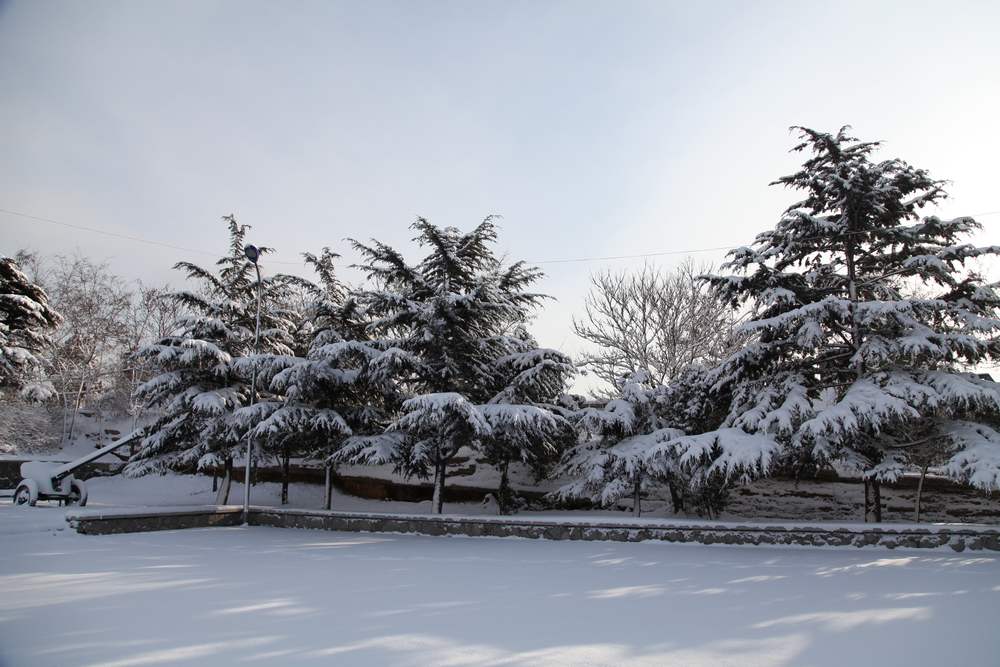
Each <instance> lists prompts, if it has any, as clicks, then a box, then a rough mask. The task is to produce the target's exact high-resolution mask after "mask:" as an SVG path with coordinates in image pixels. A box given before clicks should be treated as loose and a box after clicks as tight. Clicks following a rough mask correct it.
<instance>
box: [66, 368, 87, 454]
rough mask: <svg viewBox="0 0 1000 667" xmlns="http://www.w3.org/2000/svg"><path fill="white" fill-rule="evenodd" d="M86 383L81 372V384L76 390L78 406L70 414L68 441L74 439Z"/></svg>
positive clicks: (76, 403)
mask: <svg viewBox="0 0 1000 667" xmlns="http://www.w3.org/2000/svg"><path fill="white" fill-rule="evenodd" d="M84 384H85V380H84V376H83V374H82V373H81V374H80V385H79V387H78V388H77V391H76V402H75V405H76V407H75V408H74V410H73V414H72V415H70V418H69V437H67V438H66V441H67V442H71V441H72V440H73V429H74V428H76V415H77V413H78V412H80V403H81V402H83V387H84Z"/></svg>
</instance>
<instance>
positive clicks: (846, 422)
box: [710, 128, 1000, 521]
mask: <svg viewBox="0 0 1000 667" xmlns="http://www.w3.org/2000/svg"><path fill="white" fill-rule="evenodd" d="M797 131H798V132H799V133H800V134H801V137H802V142H801V143H800V144H799V145H797V146H796V147H795V150H796V151H800V152H805V153H808V154H809V158H808V159H807V160H806V162H805V163H804V164H803V166H802V168H801V170H800V171H798V172H796V173H794V174H792V175H790V176H786V177H784V178H781V179H779V180H778V181H776V183H777V184H781V185H784V186H786V187H788V188H791V189H793V190H796V191H798V192H800V193H802V199H801V200H800V201H798V202H796V203H795V204H793V205H792V206H790V207H789V208H788V209H787V210H786V211H785V213H784V214H783V215H782V217H781V219H780V220H779V221H778V224H777V225H776V226H775V228H774V229H772V230H770V231H766V232H763V233H761V234H758V235H757V237H756V239H755V241H754V243H753V245H752V246H751V247H744V248H739V249H737V250H734V251H732V252H731V253H730V255H729V261H728V263H727V264H726V265H724V267H723V268H724V269H725V268H728V269H730V270H731V271H732V272H733V274H732V275H718V276H712V277H711V278H710V281H711V284H712V285H713V286H714V288H715V289H716V290H717V293H718V294H719V295H720V296H721V297H722V298H724V299H726V300H727V301H728V302H729V303H731V304H732V305H734V306H749V307H750V308H751V310H752V320H751V321H749V322H747V323H746V324H745V325H743V327H742V330H743V332H744V333H746V334H747V335H749V336H751V339H750V342H749V343H748V344H746V345H745V346H744V347H743V348H742V349H741V350H739V351H738V352H736V353H735V354H734V355H733V356H731V357H730V358H729V359H728V360H727V361H725V362H724V363H723V364H722V365H721V366H720V367H719V369H718V370H717V372H716V373H715V378H714V379H715V383H716V384H715V386H716V388H720V387H725V388H726V389H727V391H728V392H730V393H731V395H732V400H731V403H730V406H729V414H728V416H727V417H726V419H725V422H724V424H723V428H721V429H719V430H718V431H715V432H714V436H712V437H716V438H718V442H719V443H721V442H722V441H723V439H726V438H729V439H733V445H734V446H735V445H737V444H739V442H740V440H741V439H742V435H741V434H751V435H759V436H762V437H764V438H767V439H771V440H772V441H774V442H775V443H777V444H780V445H781V446H782V447H783V448H784V451H785V452H786V455H788V456H793V457H800V458H801V457H805V458H809V459H811V460H814V461H818V462H829V461H840V462H842V463H844V464H847V465H850V466H853V467H855V468H856V469H857V470H858V471H860V473H861V474H862V475H863V477H864V479H865V480H866V499H867V501H868V502H867V503H866V513H865V516H866V519H872V520H876V521H877V520H880V518H881V511H880V500H879V482H881V481H891V480H895V479H897V478H898V477H899V476H900V475H901V474H902V473H903V471H904V470H906V469H908V467H910V466H911V465H912V464H913V463H912V461H911V456H912V453H913V452H914V451H916V450H917V448H918V447H920V448H925V447H926V446H927V445H928V444H931V445H932V446H934V447H936V448H939V450H940V451H941V452H942V453H945V454H947V456H946V457H945V458H946V461H947V462H946V465H945V466H944V470H946V471H948V472H950V473H951V474H952V475H954V476H955V477H958V478H960V479H963V480H967V481H970V482H972V483H974V484H976V485H977V486H979V487H980V488H987V489H988V488H995V487H996V480H997V476H996V474H995V471H996V465H997V456H996V455H995V454H994V453H993V452H995V451H996V449H995V448H996V446H997V442H996V440H995V438H994V437H993V432H992V430H991V429H986V428H982V427H978V426H976V425H981V424H983V423H984V422H989V421H994V423H995V420H996V418H997V415H998V414H1000V395H998V392H997V386H996V385H995V384H994V383H992V382H989V381H985V380H982V379H980V378H978V377H976V376H975V375H974V374H971V373H969V372H967V371H968V370H969V369H970V368H972V367H974V366H976V365H977V364H981V363H985V362H991V361H995V360H996V359H997V356H998V353H1000V339H998V331H1000V320H998V319H997V316H998V306H1000V300H998V296H997V291H996V284H989V283H988V282H987V281H986V280H984V279H983V278H982V277H981V276H980V275H978V274H977V272H976V270H975V263H974V262H973V261H971V260H975V259H976V258H979V257H984V256H987V255H995V254H997V253H998V251H1000V248H998V247H997V246H990V247H977V246H975V245H972V244H970V243H968V242H967V241H966V239H967V237H968V236H969V235H970V234H971V233H973V232H975V231H977V230H978V229H979V228H980V225H979V224H978V223H977V222H976V221H975V220H973V219H972V218H968V217H960V218H955V219H950V220H944V219H941V218H938V217H936V216H927V217H921V216H920V211H921V209H923V208H924V207H927V206H931V205H934V204H937V203H938V202H940V201H941V200H942V199H943V198H944V197H945V196H946V194H945V191H944V189H943V182H942V181H938V180H934V179H933V178H931V177H930V175H929V174H928V173H927V172H926V171H924V170H922V169H917V168H914V167H911V166H910V165H908V164H906V163H905V162H903V161H902V160H899V159H888V160H883V161H875V160H874V158H873V153H874V152H875V150H876V149H877V148H878V145H879V144H878V142H860V141H858V140H857V139H855V138H853V137H851V136H848V133H847V132H848V131H847V128H843V129H841V130H840V131H839V132H837V133H836V134H825V133H821V132H816V131H814V130H809V129H804V128H797ZM734 438H735V439H734ZM741 446H742V445H741ZM749 446H751V447H753V446H756V445H749Z"/></svg>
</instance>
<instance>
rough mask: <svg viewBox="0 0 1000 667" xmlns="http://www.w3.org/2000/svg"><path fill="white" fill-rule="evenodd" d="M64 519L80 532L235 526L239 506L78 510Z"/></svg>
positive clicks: (240, 511)
mask: <svg viewBox="0 0 1000 667" xmlns="http://www.w3.org/2000/svg"><path fill="white" fill-rule="evenodd" d="M66 521H67V522H69V525H70V527H72V528H74V529H76V532H78V533H82V534H84V535H111V534H114V533H144V532H150V531H155V530H178V529H181V528H210V527H212V526H239V525H241V524H242V523H243V508H242V507H240V506H235V505H225V506H210V507H194V508H179V509H169V508H168V509H162V510H140V511H136V510H121V511H102V510H78V511H75V512H67V513H66Z"/></svg>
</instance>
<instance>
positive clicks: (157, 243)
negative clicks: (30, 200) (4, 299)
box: [0, 208, 301, 266]
mask: <svg viewBox="0 0 1000 667" xmlns="http://www.w3.org/2000/svg"><path fill="white" fill-rule="evenodd" d="M0 213H6V214H8V215H15V216H17V217H19V218H27V219H29V220H37V221H39V222H47V223H50V224H53V225H59V226H61V227H68V228H70V229H76V230H79V231H83V232H91V233H93V234H102V235H104V236H110V237H112V238H116V239H123V240H125V241H133V242H135V243H145V244H146V245H152V246H159V247H161V248H170V249H171V250H180V251H183V252H193V253H196V254H199V255H208V256H209V257H217V256H218V255H216V254H215V253H213V252H210V251H208V250H201V249H199V248H188V247H185V246H180V245H174V244H173V243H164V242H163V241H153V240H151V239H144V238H142V237H140V236H131V235H129V234H119V233H118V232H109V231H107V230H106V229H97V228H96V227H86V226H84V225H75V224H73V223H69V222H62V221H61V220H53V219H52V218H43V217H41V216H38V215H29V214H28V213H21V212H20V211H11V210H10V209H6V208H0ZM268 263H270V264H291V265H295V266H299V265H300V264H301V263H300V262H282V261H278V260H270V261H269V262H268Z"/></svg>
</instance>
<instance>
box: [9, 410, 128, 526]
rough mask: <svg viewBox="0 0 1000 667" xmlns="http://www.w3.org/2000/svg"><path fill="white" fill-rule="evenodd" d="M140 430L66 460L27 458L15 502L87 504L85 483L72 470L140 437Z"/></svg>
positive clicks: (28, 503)
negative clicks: (48, 461) (47, 461)
mask: <svg viewBox="0 0 1000 667" xmlns="http://www.w3.org/2000/svg"><path fill="white" fill-rule="evenodd" d="M142 433H143V429H138V430H136V431H132V432H131V433H129V434H128V435H126V436H125V437H123V438H119V439H118V440H115V441H114V442H112V443H111V444H110V445H107V446H106V447H101V448H100V449H97V450H95V451H93V452H90V453H89V454H87V455H86V456H81V457H80V458H78V459H76V460H74V461H69V462H67V463H58V464H57V463H46V462H45V461H27V462H25V463H22V464H21V477H22V479H21V481H20V482H18V484H17V488H16V489H15V490H14V504H15V505H32V506H34V504H35V503H37V502H38V501H39V500H59V501H62V502H65V503H66V504H67V505H79V506H81V507H82V506H84V505H86V504H87V485H86V484H84V483H83V480H82V479H77V478H76V477H74V476H73V471H74V470H76V469H77V468H79V467H81V466H84V465H86V464H88V463H90V462H91V461H96V460H97V459H99V458H101V457H102V456H104V455H105V454H110V453H111V452H113V451H114V450H116V449H118V448H119V447H124V446H125V445H127V444H129V443H131V442H134V441H135V440H138V439H139V438H140V437H142Z"/></svg>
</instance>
